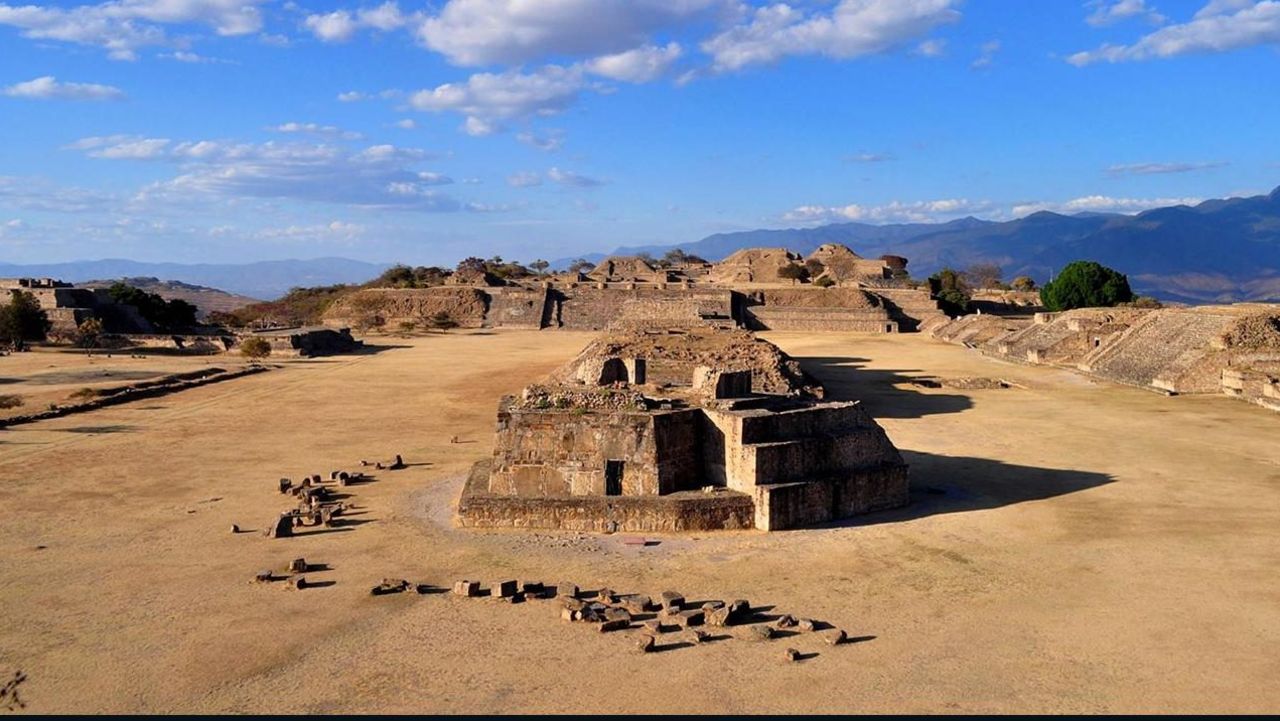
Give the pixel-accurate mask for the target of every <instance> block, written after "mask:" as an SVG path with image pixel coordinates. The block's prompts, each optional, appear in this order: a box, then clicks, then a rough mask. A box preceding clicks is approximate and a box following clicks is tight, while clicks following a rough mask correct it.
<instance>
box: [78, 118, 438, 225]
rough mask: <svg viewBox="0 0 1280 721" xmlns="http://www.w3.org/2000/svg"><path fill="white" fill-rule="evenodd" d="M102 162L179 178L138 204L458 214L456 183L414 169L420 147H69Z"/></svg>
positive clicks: (116, 143)
mask: <svg viewBox="0 0 1280 721" xmlns="http://www.w3.org/2000/svg"><path fill="white" fill-rule="evenodd" d="M69 147H72V148H74V149H77V150H82V151H84V152H86V153H87V154H88V155H89V156H90V157H94V158H103V159H113V160H121V159H131V160H165V161H170V162H173V163H176V164H178V166H179V174H178V175H177V176H175V177H174V178H172V179H171V180H167V181H163V182H159V183H155V184H153V185H151V186H148V187H147V188H145V189H144V190H143V191H142V193H140V194H139V196H138V199H139V200H173V199H180V198H184V197H191V196H193V195H199V194H205V195H217V196H223V197H232V198H287V199H294V200H307V201H314V202H321V203H338V204H344V205H352V206H360V207H371V208H400V209H406V210H421V211H453V210H457V209H458V208H459V207H460V205H459V203H458V201H456V200H454V199H453V198H451V197H449V196H447V195H444V194H442V193H441V192H440V191H439V190H436V186H440V185H446V184H449V183H452V182H453V181H452V180H451V179H450V178H448V177H447V176H445V175H441V174H439V173H433V172H429V171H424V170H419V169H417V168H416V167H415V166H417V165H418V164H420V163H422V162H423V161H425V160H427V159H429V158H430V157H431V156H430V155H429V154H428V153H426V152H425V151H422V150H419V149H415V148H402V147H397V146H394V145H373V146H370V147H367V148H364V149H362V150H351V149H348V148H344V147H339V146H335V145H329V144H325V143H319V144H316V143H276V142H266V143H231V142H224V141H218V140H200V141H183V142H174V141H171V140H168V139H163V138H130V137H121V136H107V137H95V138H84V139H82V140H80V141H77V142H76V143H73V144H72V145H71V146H69Z"/></svg>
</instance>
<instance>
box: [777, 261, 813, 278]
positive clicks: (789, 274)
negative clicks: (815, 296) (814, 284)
mask: <svg viewBox="0 0 1280 721" xmlns="http://www.w3.org/2000/svg"><path fill="white" fill-rule="evenodd" d="M778 277H779V278H784V279H786V280H789V281H791V282H792V283H798V282H800V281H802V280H804V279H806V278H808V277H809V271H807V270H805V267H804V266H803V265H800V264H799V263H787V264H786V265H784V266H782V267H781V268H778Z"/></svg>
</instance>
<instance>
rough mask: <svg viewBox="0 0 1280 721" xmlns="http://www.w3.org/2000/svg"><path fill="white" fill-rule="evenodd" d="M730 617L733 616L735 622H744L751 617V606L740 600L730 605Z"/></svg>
mask: <svg viewBox="0 0 1280 721" xmlns="http://www.w3.org/2000/svg"><path fill="white" fill-rule="evenodd" d="M729 615H730V616H732V617H733V620H735V621H739V620H742V619H744V618H746V617H747V616H750V615H751V604H749V603H747V602H746V601H745V600H743V599H738V600H737V601H734V602H733V603H731V604H729Z"/></svg>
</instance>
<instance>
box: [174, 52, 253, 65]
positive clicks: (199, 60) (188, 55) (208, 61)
mask: <svg viewBox="0 0 1280 721" xmlns="http://www.w3.org/2000/svg"><path fill="white" fill-rule="evenodd" d="M158 57H160V58H163V59H165V60H177V61H178V62H180V63H189V64H192V65H214V64H221V65H239V63H237V62H235V61H234V60H223V59H222V58H212V57H209V56H207V55H200V54H199V53H193V52H190V51H187V50H175V51H173V52H171V53H161V54H160V55H159V56H158Z"/></svg>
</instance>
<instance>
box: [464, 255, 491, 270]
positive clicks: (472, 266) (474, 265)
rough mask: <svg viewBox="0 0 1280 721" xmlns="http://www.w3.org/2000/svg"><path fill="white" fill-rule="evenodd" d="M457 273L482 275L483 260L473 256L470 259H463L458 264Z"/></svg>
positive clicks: (483, 268)
mask: <svg viewBox="0 0 1280 721" xmlns="http://www.w3.org/2000/svg"><path fill="white" fill-rule="evenodd" d="M458 272H459V273H464V272H472V273H483V272H485V262H484V260H482V259H480V258H476V257H475V256H472V257H470V258H463V259H462V260H461V261H460V262H459V263H458Z"/></svg>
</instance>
